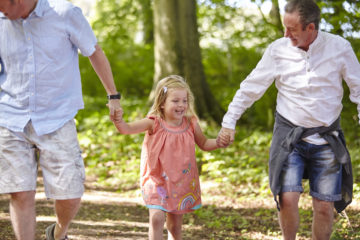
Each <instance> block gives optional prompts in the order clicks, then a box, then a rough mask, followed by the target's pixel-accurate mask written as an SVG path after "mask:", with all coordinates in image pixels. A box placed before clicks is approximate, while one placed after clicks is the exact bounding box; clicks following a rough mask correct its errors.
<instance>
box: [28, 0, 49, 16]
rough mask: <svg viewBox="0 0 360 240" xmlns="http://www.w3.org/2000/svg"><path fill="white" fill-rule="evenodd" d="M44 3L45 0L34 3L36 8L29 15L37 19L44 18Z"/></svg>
mask: <svg viewBox="0 0 360 240" xmlns="http://www.w3.org/2000/svg"><path fill="white" fill-rule="evenodd" d="M46 2H47V0H38V1H37V3H36V7H35V9H34V11H33V12H32V13H31V14H35V15H36V16H38V17H42V16H44V12H45V3H46Z"/></svg>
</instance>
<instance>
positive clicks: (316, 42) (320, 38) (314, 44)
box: [308, 30, 323, 51]
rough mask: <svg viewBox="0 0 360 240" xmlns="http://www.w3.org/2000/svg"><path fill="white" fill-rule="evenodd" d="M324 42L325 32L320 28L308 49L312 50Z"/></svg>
mask: <svg viewBox="0 0 360 240" xmlns="http://www.w3.org/2000/svg"><path fill="white" fill-rule="evenodd" d="M322 42H323V34H322V32H321V31H320V30H318V34H317V36H316V38H315V40H314V41H313V42H312V43H311V44H310V46H309V50H308V51H310V50H311V49H313V48H316V47H317V46H318V45H319V44H321V43H322Z"/></svg>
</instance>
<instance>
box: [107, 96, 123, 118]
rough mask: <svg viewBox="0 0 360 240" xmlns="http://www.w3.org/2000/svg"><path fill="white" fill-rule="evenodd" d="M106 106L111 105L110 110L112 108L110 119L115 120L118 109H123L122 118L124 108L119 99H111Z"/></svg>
mask: <svg viewBox="0 0 360 240" xmlns="http://www.w3.org/2000/svg"><path fill="white" fill-rule="evenodd" d="M106 106H108V107H109V110H110V120H111V121H113V122H114V121H115V117H116V116H115V115H116V111H117V110H118V109H120V110H121V117H120V118H121V119H122V108H121V105H120V101H119V100H117V99H113V100H109V102H108V103H107V104H106Z"/></svg>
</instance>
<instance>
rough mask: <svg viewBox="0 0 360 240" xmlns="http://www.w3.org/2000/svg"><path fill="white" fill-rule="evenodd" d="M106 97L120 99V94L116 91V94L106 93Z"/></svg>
mask: <svg viewBox="0 0 360 240" xmlns="http://www.w3.org/2000/svg"><path fill="white" fill-rule="evenodd" d="M107 99H108V100H111V99H121V94H120V93H117V94H112V95H107Z"/></svg>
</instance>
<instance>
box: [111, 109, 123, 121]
mask: <svg viewBox="0 0 360 240" xmlns="http://www.w3.org/2000/svg"><path fill="white" fill-rule="evenodd" d="M123 113H124V111H123V110H122V108H118V109H116V110H115V117H114V120H113V122H114V123H115V124H116V123H121V122H122V121H123V118H122V117H123Z"/></svg>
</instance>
